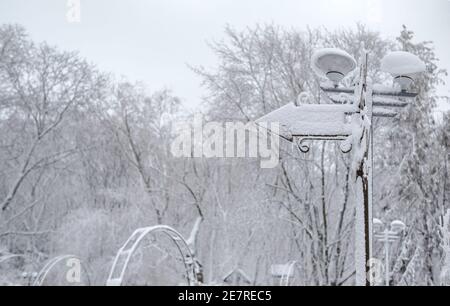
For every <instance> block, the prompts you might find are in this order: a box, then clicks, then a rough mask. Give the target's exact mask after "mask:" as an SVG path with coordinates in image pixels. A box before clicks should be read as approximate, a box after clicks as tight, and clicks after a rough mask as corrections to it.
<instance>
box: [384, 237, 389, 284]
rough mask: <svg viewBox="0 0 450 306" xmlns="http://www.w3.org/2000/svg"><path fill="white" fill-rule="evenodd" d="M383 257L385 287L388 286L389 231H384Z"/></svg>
mask: <svg viewBox="0 0 450 306" xmlns="http://www.w3.org/2000/svg"><path fill="white" fill-rule="evenodd" d="M384 239H385V241H384V252H385V254H384V259H385V261H386V262H385V268H384V269H385V271H384V272H385V277H386V287H389V232H388V230H385V231H384Z"/></svg>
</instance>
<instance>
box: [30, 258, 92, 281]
mask: <svg viewBox="0 0 450 306" xmlns="http://www.w3.org/2000/svg"><path fill="white" fill-rule="evenodd" d="M63 264H64V268H65V273H63V274H64V276H65V278H66V282H67V283H70V284H72V285H86V286H89V285H91V279H90V273H89V269H88V267H87V266H86V265H84V264H83V261H82V260H81V259H80V258H78V257H77V256H74V255H60V256H57V257H54V258H52V259H50V260H49V261H48V262H47V263H46V264H45V266H44V267H43V268H42V269H41V270H40V271H39V273H38V275H37V277H36V279H35V281H34V283H33V286H42V285H44V284H45V281H46V280H47V279H48V278H49V276H50V274H51V273H52V272H54V271H56V270H57V269H58V267H60V266H61V265H63ZM70 269H74V271H75V275H70V274H71V270H70ZM78 273H80V275H76V274H78ZM68 276H69V277H73V280H72V279H67V277H68ZM66 282H64V284H65V283H66Z"/></svg>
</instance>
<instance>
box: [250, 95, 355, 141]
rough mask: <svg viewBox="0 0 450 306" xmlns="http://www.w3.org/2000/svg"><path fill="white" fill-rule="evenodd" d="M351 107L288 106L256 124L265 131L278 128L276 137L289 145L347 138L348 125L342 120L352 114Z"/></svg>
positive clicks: (352, 107) (325, 105) (348, 133)
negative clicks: (312, 139) (297, 141)
mask: <svg viewBox="0 0 450 306" xmlns="http://www.w3.org/2000/svg"><path fill="white" fill-rule="evenodd" d="M356 111H357V110H356V106H354V105H329V104H322V105H311V104H306V105H300V106H296V105H295V104H294V103H289V104H287V105H285V106H283V107H281V108H280V109H278V110H275V111H274V112H272V113H270V114H268V115H266V116H264V117H262V118H260V119H258V120H257V121H256V124H257V125H259V126H262V127H266V128H267V129H269V130H270V128H268V126H270V125H271V124H274V123H278V124H279V125H280V133H279V136H280V137H283V138H285V139H287V140H289V141H294V138H295V137H299V138H304V137H316V138H319V139H320V138H322V137H323V138H327V139H328V138H332V137H348V136H350V135H351V134H352V132H351V130H352V128H351V124H350V123H349V122H347V120H346V117H347V115H349V114H353V113H355V112H356Z"/></svg>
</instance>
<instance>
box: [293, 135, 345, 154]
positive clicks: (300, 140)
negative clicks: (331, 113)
mask: <svg viewBox="0 0 450 306" xmlns="http://www.w3.org/2000/svg"><path fill="white" fill-rule="evenodd" d="M314 140H324V141H326V140H336V141H341V143H340V145H339V148H340V149H341V151H342V153H344V154H347V153H350V152H351V151H352V148H353V138H352V136H351V135H336V136H300V137H295V140H294V142H295V143H296V144H297V146H298V148H299V150H300V151H301V152H302V153H308V152H309V151H310V149H311V148H310V146H309V145H308V144H307V143H306V142H307V141H314Z"/></svg>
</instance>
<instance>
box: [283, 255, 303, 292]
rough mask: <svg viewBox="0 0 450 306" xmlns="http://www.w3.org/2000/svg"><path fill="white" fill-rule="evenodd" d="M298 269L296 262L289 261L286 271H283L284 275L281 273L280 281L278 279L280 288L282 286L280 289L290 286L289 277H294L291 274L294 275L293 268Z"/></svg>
mask: <svg viewBox="0 0 450 306" xmlns="http://www.w3.org/2000/svg"><path fill="white" fill-rule="evenodd" d="M296 267H297V268H299V267H298V262H297V261H291V262H290V263H289V264H288V266H287V269H286V270H285V271H284V273H283V275H282V276H281V279H280V286H282V287H287V286H290V283H289V279H290V278H289V276H290V275H291V274H292V275H294V274H293V273H294V269H295V268H296Z"/></svg>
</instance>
